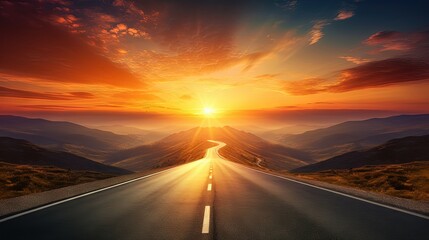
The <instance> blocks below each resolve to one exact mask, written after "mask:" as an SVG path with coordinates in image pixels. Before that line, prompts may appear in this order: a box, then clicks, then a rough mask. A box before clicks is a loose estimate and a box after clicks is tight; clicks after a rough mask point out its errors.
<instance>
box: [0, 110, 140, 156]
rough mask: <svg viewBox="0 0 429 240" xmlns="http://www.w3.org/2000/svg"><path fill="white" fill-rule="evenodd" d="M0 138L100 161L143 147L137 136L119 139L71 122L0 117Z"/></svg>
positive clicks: (124, 136)
mask: <svg viewBox="0 0 429 240" xmlns="http://www.w3.org/2000/svg"><path fill="white" fill-rule="evenodd" d="M0 136H4V137H11V138H16V139H24V140H27V141H30V142H32V143H34V144H37V145H39V146H42V147H45V148H48V149H51V150H58V151H66V152H70V153H74V154H77V155H80V156H83V157H86V158H90V159H94V160H97V161H102V160H103V159H104V158H105V157H106V156H107V155H108V154H110V153H112V152H114V151H117V150H120V149H125V148H130V147H134V146H138V145H142V144H144V143H145V141H144V140H142V139H141V138H139V136H137V135H120V134H114V133H112V132H108V131H103V130H99V129H92V128H87V127H84V126H82V125H78V124H75V123H71V122H61V121H49V120H45V119H34V118H25V117H18V116H9V115H0Z"/></svg>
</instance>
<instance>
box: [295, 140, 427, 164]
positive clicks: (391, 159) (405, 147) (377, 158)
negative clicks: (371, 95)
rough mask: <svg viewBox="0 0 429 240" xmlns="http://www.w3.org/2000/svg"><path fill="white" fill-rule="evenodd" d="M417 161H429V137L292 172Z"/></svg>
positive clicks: (393, 141) (350, 154)
mask: <svg viewBox="0 0 429 240" xmlns="http://www.w3.org/2000/svg"><path fill="white" fill-rule="evenodd" d="M415 161H429V135H425V136H413V137H405V138H399V139H393V140H390V141H388V142H387V143H385V144H382V145H379V146H377V147H374V148H371V149H369V150H366V151H354V152H349V153H345V154H342V155H339V156H336V157H333V158H330V159H328V160H325V161H322V162H318V163H315V164H311V165H307V166H304V167H300V168H297V169H294V170H293V171H292V172H317V171H324V170H329V169H350V168H357V167H363V166H367V165H382V164H401V163H408V162H415Z"/></svg>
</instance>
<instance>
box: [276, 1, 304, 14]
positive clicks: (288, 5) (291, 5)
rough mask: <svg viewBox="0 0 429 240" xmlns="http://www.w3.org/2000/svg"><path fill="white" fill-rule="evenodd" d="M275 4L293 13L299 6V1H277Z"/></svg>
mask: <svg viewBox="0 0 429 240" xmlns="http://www.w3.org/2000/svg"><path fill="white" fill-rule="evenodd" d="M274 4H275V5H276V6H277V7H279V8H281V9H283V10H286V11H288V10H289V11H293V10H295V8H296V6H297V5H298V0H275V1H274Z"/></svg>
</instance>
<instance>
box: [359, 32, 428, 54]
mask: <svg viewBox="0 0 429 240" xmlns="http://www.w3.org/2000/svg"><path fill="white" fill-rule="evenodd" d="M428 42H429V31H423V32H412V33H402V32H398V31H381V32H376V33H374V34H372V35H371V36H369V37H368V38H367V39H366V40H365V41H364V42H363V43H364V44H366V45H368V46H373V47H375V48H376V49H375V51H374V53H379V52H383V51H411V50H415V49H419V50H424V51H426V54H427V53H428V48H429V47H428Z"/></svg>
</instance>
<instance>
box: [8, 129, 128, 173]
mask: <svg viewBox="0 0 429 240" xmlns="http://www.w3.org/2000/svg"><path fill="white" fill-rule="evenodd" d="M0 162H6V163H12V164H17V165H32V166H54V167H59V168H63V169H69V170H86V171H95V172H103V173H112V174H126V173H130V171H127V170H124V169H120V168H117V167H112V166H108V165H105V164H101V163H98V162H95V161H91V160H89V159H86V158H84V157H80V156H77V155H74V154H71V153H67V152H61V151H51V150H47V149H44V148H42V147H39V146H36V145H34V144H32V143H30V142H28V141H26V140H21V139H14V138H9V137H0Z"/></svg>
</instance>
